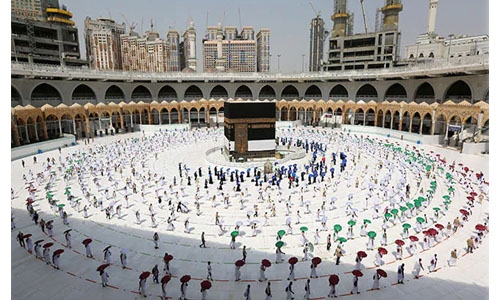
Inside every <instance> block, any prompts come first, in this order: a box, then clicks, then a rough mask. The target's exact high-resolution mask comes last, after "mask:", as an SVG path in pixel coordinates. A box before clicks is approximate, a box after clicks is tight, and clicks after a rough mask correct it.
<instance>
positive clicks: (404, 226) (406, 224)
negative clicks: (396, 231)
mask: <svg viewBox="0 0 500 300" xmlns="http://www.w3.org/2000/svg"><path fill="white" fill-rule="evenodd" d="M403 228H404V229H410V228H411V225H410V224H408V223H404V224H403Z"/></svg>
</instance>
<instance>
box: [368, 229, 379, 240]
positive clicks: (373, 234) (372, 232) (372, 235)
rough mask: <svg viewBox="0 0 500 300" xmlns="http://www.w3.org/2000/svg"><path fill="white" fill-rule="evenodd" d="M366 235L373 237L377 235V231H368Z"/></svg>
mask: <svg viewBox="0 0 500 300" xmlns="http://www.w3.org/2000/svg"><path fill="white" fill-rule="evenodd" d="M368 236H369V237H370V238H372V239H373V238H374V237H376V236H377V233H375V231H370V232H368Z"/></svg>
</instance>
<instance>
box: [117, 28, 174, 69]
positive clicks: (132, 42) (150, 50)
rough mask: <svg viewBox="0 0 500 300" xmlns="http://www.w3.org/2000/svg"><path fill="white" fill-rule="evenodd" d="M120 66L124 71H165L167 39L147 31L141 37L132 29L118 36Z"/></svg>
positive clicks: (152, 31)
mask: <svg viewBox="0 0 500 300" xmlns="http://www.w3.org/2000/svg"><path fill="white" fill-rule="evenodd" d="M120 40H121V47H122V66H123V70H125V71H139V72H156V73H161V72H167V71H168V70H169V67H168V62H169V58H168V56H169V50H168V45H167V41H165V40H162V39H160V35H159V34H158V32H156V31H154V30H153V25H152V24H151V30H150V31H147V32H146V33H145V35H144V36H143V37H139V35H138V34H137V33H135V32H133V31H131V32H129V33H128V34H122V35H121V36H120Z"/></svg>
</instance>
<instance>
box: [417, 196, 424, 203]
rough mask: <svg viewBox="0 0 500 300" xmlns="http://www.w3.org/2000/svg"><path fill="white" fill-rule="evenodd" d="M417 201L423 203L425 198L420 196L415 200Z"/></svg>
mask: <svg viewBox="0 0 500 300" xmlns="http://www.w3.org/2000/svg"><path fill="white" fill-rule="evenodd" d="M417 200H418V201H420V202H422V201H425V198H424V197H422V196H420V197H418V199H417Z"/></svg>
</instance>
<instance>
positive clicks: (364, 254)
mask: <svg viewBox="0 0 500 300" xmlns="http://www.w3.org/2000/svg"><path fill="white" fill-rule="evenodd" d="M367 256H368V254H366V252H365V251H358V257H361V258H365V257H367Z"/></svg>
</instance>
